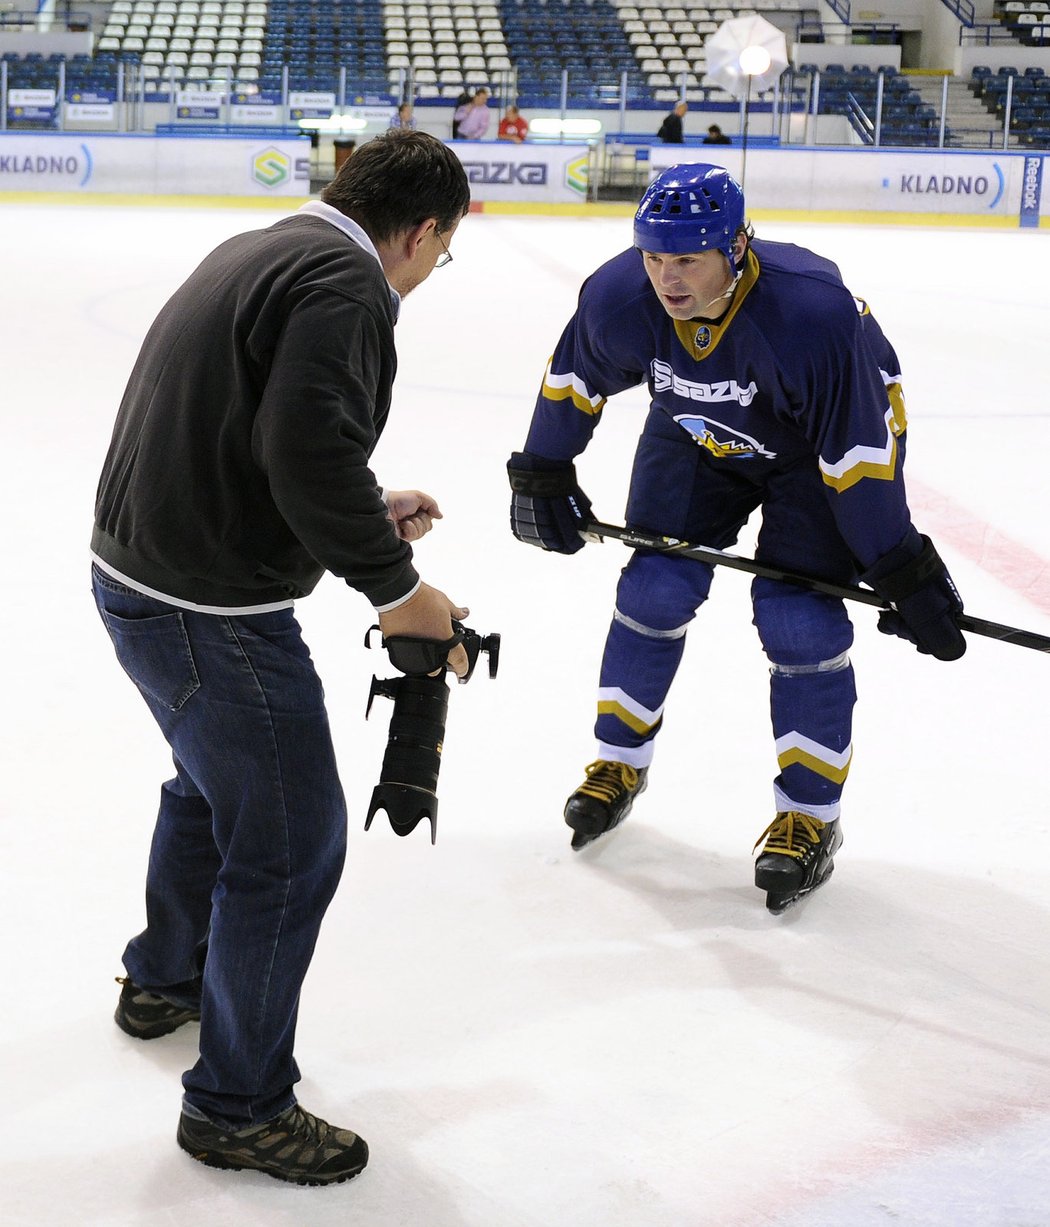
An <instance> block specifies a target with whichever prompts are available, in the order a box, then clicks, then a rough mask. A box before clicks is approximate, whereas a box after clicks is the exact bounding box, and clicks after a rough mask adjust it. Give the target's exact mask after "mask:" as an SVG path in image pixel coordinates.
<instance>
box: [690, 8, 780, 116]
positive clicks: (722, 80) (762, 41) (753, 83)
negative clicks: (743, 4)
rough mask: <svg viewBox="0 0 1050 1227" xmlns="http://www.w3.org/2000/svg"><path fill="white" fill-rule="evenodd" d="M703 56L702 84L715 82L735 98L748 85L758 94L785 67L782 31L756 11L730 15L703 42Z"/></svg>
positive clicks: (740, 94) (772, 81) (743, 95)
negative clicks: (704, 66)
mask: <svg viewBox="0 0 1050 1227" xmlns="http://www.w3.org/2000/svg"><path fill="white" fill-rule="evenodd" d="M704 58H705V60H706V61H707V75H706V76H705V77H704V84H705V85H706V84H711V85H718V86H721V88H722V89H724V90H728V92H729V93H731V94H732V95H733V96H734V97H735V98H745V97H746V96H747V94H748V87H749V86H750V87H751V88H752V89H754V90H756V91H757V92H758V93H761V92H762V91H763V90H765V89H769V88H770V86H772V85H773V84H774V82H775V81H776V80H777V78H778V77H779V76H780V74H781V73H782V72H783V71H784V69H785V68H787V66H788V57H787V40H786V39H785V38H784V33H783V31H782V30H778V29H777V27H776V26H775V25H773V23H772V22H770V21H766V19H765V18H764V17H759V16H758V14H757V13H756V14H754V15H753V16H751V17H731V18H730V19H729V20H728V21H723V22H722V24H721V25H720V26H719V27H718V29H717V30H716V31H715V32H714V34H712V35H711V37H710V38H709V39H708V40H707V42H706V43H704Z"/></svg>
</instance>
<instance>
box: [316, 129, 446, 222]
mask: <svg viewBox="0 0 1050 1227" xmlns="http://www.w3.org/2000/svg"><path fill="white" fill-rule="evenodd" d="M321 199H322V200H323V201H324V202H325V204H330V205H331V206H332V207H333V208H336V209H338V210H339V212H340V213H345V214H346V216H347V217H350V218H353V220H354V221H355V222H357V224H358V225H359V226H361V227H362V228H363V229H364V230H365V231H366V232H367V234H368V236H369V237H370V238H371V239H372V241H373V242H376V243H384V242H387V241H388V240H390V239H392V238H394V237H395V236H396V235H398V234H402V233H404V232H405V231H406V230H411V229H413V228H414V227H415V226H418V225H419V224H420V222H423V221H426V219H427V218H428V217H433V218H436V219H437V227H438V230H439V231H440V232H441V233H445V232H446V231H448V230H450V229H451V228H452V227H453V226H454V225H455V224H456V222H458V221H459V219H460V218H461V217H462V216H463V214H464V213H466V212H467V210H468V209H469V208H470V185H469V184H468V183H467V176H466V172H465V171H464V170H463V164H462V163H461V162H460V160H459V158H457V157H456V155H455V154H454V153H453V152H452V150H451V149H449V148H448V146H446V145H444V144H442V142H441V141H439V140H438V139H437V137H434V136H431V135H430V134H429V133H427V132H406V131H404V130H398V129H396V128H395V129H391V131H389V132H384V133H383V134H382V136H377V137H376V138H375V139H374V140H371V141H369V142H368V143H367V144H365V145H362V146H361V148H360V149H358V150H357V151H356V152H355V153H353V154H351V156H350V157H349V158H347V160H346V161H345V162H344V163H343V165H342V167H341V168H340V170H339V173H338V174H337V175H336V177H335V178H334V179H333V180H332V182H331V183H329V185H328V186H327V187H326V188H325V189H324V191H323V192H322V193H321Z"/></svg>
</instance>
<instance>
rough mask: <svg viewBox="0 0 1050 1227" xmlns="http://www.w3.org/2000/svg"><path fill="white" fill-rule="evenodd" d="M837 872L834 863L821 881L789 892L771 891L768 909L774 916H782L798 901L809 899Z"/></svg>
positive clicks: (767, 896) (767, 897)
mask: <svg viewBox="0 0 1050 1227" xmlns="http://www.w3.org/2000/svg"><path fill="white" fill-rule="evenodd" d="M834 872H835V865H834V863H832V864H831V865H830V866H829V867H828V871H827V873H826V874H825V875H824V876H823V877H822V878H821V879H820V881H819V882H814V883H813V885H812V886H806V887H803V888H802V890H797V891H793V892H791V893H788V894H784V893H779V894H778V893H777V892H776V891H772V890H771V891H769V892H768V893H767V894H766V911H767V912H770V913H771V914H772V915H774V916H780V915H782V914H783V913H784V912H786V911H787V910H788V909H789V908H792V907H794V906H795V905H796V904H797V903H801V902H802V900H803V899H807V898H808V897H809V896H810V895H811V894H813V892H814V891H815V890H820V888H821V887H822V886H823V885H824V883H825V882H826V881H827V880H828V878H830V877H831V875H832V874H833V873H834Z"/></svg>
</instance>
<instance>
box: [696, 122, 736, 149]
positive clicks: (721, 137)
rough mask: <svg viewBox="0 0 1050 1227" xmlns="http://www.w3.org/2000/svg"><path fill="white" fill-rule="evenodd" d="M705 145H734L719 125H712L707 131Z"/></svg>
mask: <svg viewBox="0 0 1050 1227" xmlns="http://www.w3.org/2000/svg"><path fill="white" fill-rule="evenodd" d="M703 143H704V144H705V145H732V143H733V142H732V140H731V139H730V138H729V137H728V136H726V134H725V133H724V132H723V131H722V129H721V128H720V127H719V126H718V124H711V126H710V127H709V128H708V129H707V135H706V136H705V137H704V140H703Z"/></svg>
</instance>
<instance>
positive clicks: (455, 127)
mask: <svg viewBox="0 0 1050 1227" xmlns="http://www.w3.org/2000/svg"><path fill="white" fill-rule="evenodd" d="M473 97H474V95H473V94H472V93H471V92H470V90H469V89H465V90H464V91H463V93H462V94H460V95H459V97H458V98H457V99H456V101H455V102H454V103H453V107H454V108H455V109H454V111H453V113H452V139H453V140H454V141H458V140H459V113H460V111H461V110H462V109H463V108H464V107H465V106H466V105H467V103H468V102H469V101H470V100H471V98H473Z"/></svg>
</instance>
